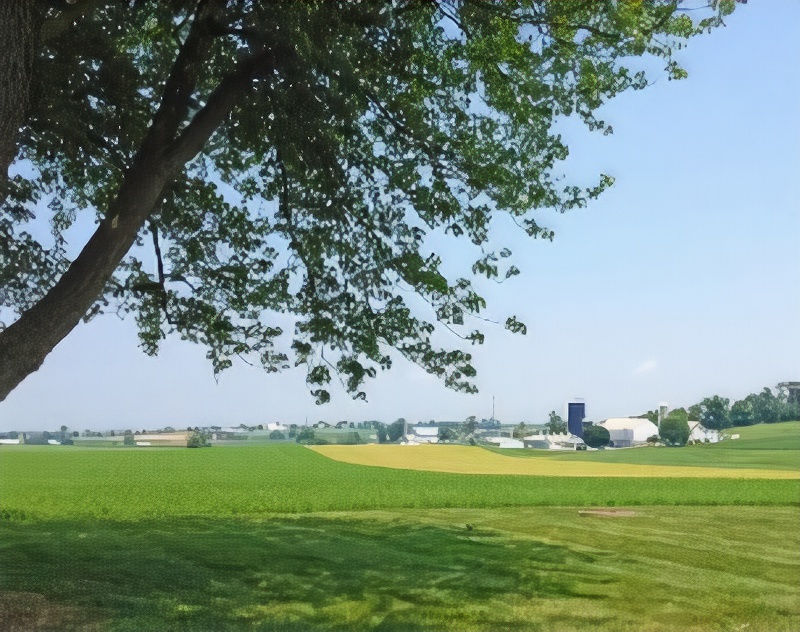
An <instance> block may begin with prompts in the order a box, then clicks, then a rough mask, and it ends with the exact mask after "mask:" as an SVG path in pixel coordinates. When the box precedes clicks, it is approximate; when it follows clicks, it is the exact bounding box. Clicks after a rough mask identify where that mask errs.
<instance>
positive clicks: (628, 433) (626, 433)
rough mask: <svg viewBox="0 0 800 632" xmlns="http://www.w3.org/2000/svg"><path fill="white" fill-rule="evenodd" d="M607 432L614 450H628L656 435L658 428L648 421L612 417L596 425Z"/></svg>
mask: <svg viewBox="0 0 800 632" xmlns="http://www.w3.org/2000/svg"><path fill="white" fill-rule="evenodd" d="M598 425H599V426H603V428H605V429H606V430H608V434H609V435H611V441H612V442H613V443H614V447H615V448H629V447H631V446H633V445H639V444H643V443H646V442H647V439H648V437H652V436H653V435H657V434H658V426H656V425H655V424H654V423H653V422H652V421H650V420H649V419H637V418H633V417H612V418H611V419H606V420H605V421H602V422H600V423H599V424H598Z"/></svg>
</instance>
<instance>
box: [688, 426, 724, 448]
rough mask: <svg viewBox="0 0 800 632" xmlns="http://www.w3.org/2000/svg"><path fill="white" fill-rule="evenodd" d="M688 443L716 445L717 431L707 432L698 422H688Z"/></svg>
mask: <svg viewBox="0 0 800 632" xmlns="http://www.w3.org/2000/svg"><path fill="white" fill-rule="evenodd" d="M689 441H702V442H703V443H705V442H706V441H708V443H717V442H718V441H719V430H709V429H708V428H705V427H704V426H701V425H700V422H699V421H690V422H689Z"/></svg>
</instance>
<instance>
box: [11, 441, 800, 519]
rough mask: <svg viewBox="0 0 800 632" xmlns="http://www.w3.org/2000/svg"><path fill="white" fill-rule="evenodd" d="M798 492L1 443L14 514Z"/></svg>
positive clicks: (787, 483)
mask: <svg viewBox="0 0 800 632" xmlns="http://www.w3.org/2000/svg"><path fill="white" fill-rule="evenodd" d="M443 447H445V446H443ZM474 449H475V450H476V451H481V450H482V448H474ZM799 500H800V480H798V479H795V480H763V479H718V478H696V479H676V478H647V479H645V478H601V477H580V478H569V477H557V476H551V477H546V478H545V477H530V476H526V477H521V476H502V475H455V474H444V473H439V472H425V471H412V470H390V469H386V468H380V467H365V466H360V465H351V464H347V463H339V462H336V461H332V460H330V459H328V458H325V457H323V456H321V455H319V454H317V453H315V452H313V451H311V450H309V449H307V448H304V447H302V446H298V445H296V444H286V443H282V444H273V445H270V444H264V445H260V446H258V445H257V446H252V447H251V446H243V447H225V446H215V447H213V448H209V449H204V450H186V449H179V448H157V449H151V450H146V449H142V448H128V449H124V448H109V449H103V448H72V447H69V446H13V447H9V448H4V449H3V450H2V451H0V516H6V517H9V518H12V519H15V520H19V519H22V518H26V519H44V518H47V519H51V518H52V519H60V518H78V519H80V518H90V517H94V518H108V519H115V520H119V519H122V520H129V519H139V518H152V517H164V516H195V515H222V516H231V515H264V514H272V513H308V512H316V511H363V510H370V509H400V508H418V509H429V508H436V507H470V508H491V507H508V506H521V507H526V506H615V505H616V506H622V505H794V504H797V503H798V501H799Z"/></svg>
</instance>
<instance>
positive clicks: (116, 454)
mask: <svg viewBox="0 0 800 632" xmlns="http://www.w3.org/2000/svg"><path fill="white" fill-rule="evenodd" d="M798 429H800V424H777V425H774V426H763V427H762V426H759V427H754V428H749V429H743V430H746V431H748V432H747V433H745V432H742V433H741V434H742V438H741V439H740V440H738V441H737V442H730V443H729V444H728V445H726V444H720V445H718V446H698V447H697V449H696V448H695V447H691V448H686V449H685V450H681V449H662V450H656V449H642V450H620V451H616V452H611V451H608V452H595V453H588V455H587V454H577V455H576V454H573V455H570V458H572V457H585V456H591V458H609V455H612V454H613V455H617V454H628V453H636V452H641V453H642V454H647V455H648V458H663V459H667V460H666V461H655V462H656V463H663V464H698V463H684V462H683V461H678V462H676V461H674V459H692V458H697V457H694V456H686V455H694V454H701V453H702V454H705V453H708V454H713V455H714V456H713V457H710V458H713V459H717V460H716V461H715V462H714V465H715V466H716V467H725V466H730V467H745V465H742V463H744V461H742V460H741V459H742V456H741V455H743V454H746V453H750V452H752V453H762V452H771V453H772V455H773V458H774V462H773V465H775V464H776V463H777V464H778V467H780V468H785V467H787V465H788V466H791V460H786V457H787V454H788V456H789V457H790V458H793V455H792V454H791V453H792V452H793V451H794V450H795V448H793V447H792V438H793V437H794V436H795V434H794V433H796V432H797V430H798ZM734 444H735V447H734ZM748 445H749V446H750V447H749V448H748ZM756 446H758V447H756ZM765 446H766V447H765ZM781 447H783V448H789V449H778V448H781ZM475 450H483V449H482V448H475ZM695 450H696V452H695ZM684 452H685V454H683V453H684ZM651 453H652V454H653V455H655V454H658V455H659V456H658V457H653V456H649V455H650V454H651ZM783 453H786V454H783ZM661 454H664V455H666V456H663V457H662V456H660V455H661ZM725 455H729V456H728V459H729V460H727V461H726V460H725V458H723V457H725ZM558 456H559V457H560V458H561V457H562V455H558ZM564 456H566V455H564ZM612 458H619V457H616V456H615V457H612ZM669 459H673V460H672V461H670V460H669ZM726 464H727V465H726ZM746 467H758V465H757V462H756V461H752V462H749V463H748V464H747V465H746ZM764 467H769V465H765V466H764ZM611 508H613V509H611ZM798 523H800V481H798V480H767V479H738V478H732V479H712V478H692V479H663V478H651V479H630V478H613V479H611V478H600V477H597V478H589V477H587V478H566V477H535V476H500V475H459V474H443V473H436V472H424V471H408V470H393V469H387V468H381V467H366V466H358V465H350V464H346V463H339V462H335V461H332V460H330V459H327V458H325V457H323V456H321V455H320V454H317V453H314V452H312V451H311V450H308V449H306V448H302V447H300V446H296V445H292V444H285V443H283V444H273V445H270V444H265V445H256V446H244V447H220V446H215V447H213V448H210V449H205V450H186V449H182V450H181V449H172V448H163V449H152V450H149V449H141V448H139V449H137V448H132V449H124V448H113V449H102V448H94V449H93V448H71V447H68V446H41V447H38V446H5V447H3V448H1V449H0V561H1V562H2V563H0V629H3V630H18V631H20V632H22V631H24V632H28V631H31V630H33V631H43V630H85V631H87V632H88V631H92V632H97V631H106V630H108V631H113V632H122V631H134V630H136V631H139V630H154V631H155V630H158V631H161V630H170V631H171V630H191V631H194V630H198V631H209V632H210V631H212V630H213V631H216V630H222V631H225V630H232V631H233V630H298V631H299V630H312V631H314V630H376V631H378V630H383V631H387V630H403V631H405V630H455V631H460V630H542V631H549V630H599V631H601V632H604V631H617V630H619V631H630V632H633V631H638V630H648V631H652V632H666V631H669V630H689V631H694V632H701V631H705V630H714V631H717V630H718V631H727V630H731V631H733V630H747V631H748V632H751V631H753V630H764V631H765V632H773V631H774V632H789V631H790V630H797V629H800V530H798V529H797V525H798Z"/></svg>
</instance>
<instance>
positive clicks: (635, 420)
mask: <svg viewBox="0 0 800 632" xmlns="http://www.w3.org/2000/svg"><path fill="white" fill-rule="evenodd" d="M644 424H650V425H651V426H653V427H654V428H656V429H657V428H658V426H656V425H655V424H654V423H653V422H652V421H650V420H649V419H642V418H641V417H612V418H611V419H606V420H605V421H603V422H601V423H600V424H599V425H601V426H603V428H605V429H606V430H634V429H635V428H639V427H641V426H642V425H644Z"/></svg>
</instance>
